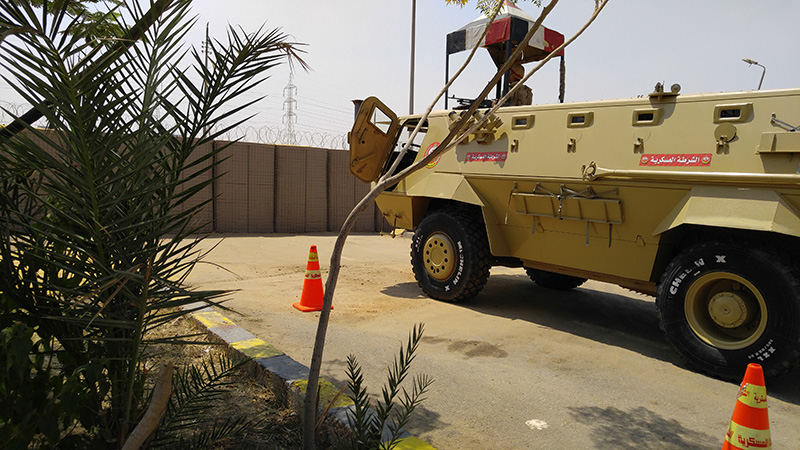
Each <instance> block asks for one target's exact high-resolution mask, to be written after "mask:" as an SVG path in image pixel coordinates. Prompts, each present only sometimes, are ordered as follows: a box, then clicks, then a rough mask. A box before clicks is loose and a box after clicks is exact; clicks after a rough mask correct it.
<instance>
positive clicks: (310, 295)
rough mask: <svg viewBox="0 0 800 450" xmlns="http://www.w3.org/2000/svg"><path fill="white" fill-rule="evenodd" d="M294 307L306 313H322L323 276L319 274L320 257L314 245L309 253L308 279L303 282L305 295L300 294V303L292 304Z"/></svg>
mask: <svg viewBox="0 0 800 450" xmlns="http://www.w3.org/2000/svg"><path fill="white" fill-rule="evenodd" d="M292 306H294V307H295V308H297V309H299V310H300V311H304V312H308V311H322V275H321V274H320V272H319V256H317V246H316V245H312V246H311V249H310V250H309V251H308V264H307V265H306V279H305V281H303V293H302V294H300V301H299V302H297V303H292ZM331 309H333V306H331Z"/></svg>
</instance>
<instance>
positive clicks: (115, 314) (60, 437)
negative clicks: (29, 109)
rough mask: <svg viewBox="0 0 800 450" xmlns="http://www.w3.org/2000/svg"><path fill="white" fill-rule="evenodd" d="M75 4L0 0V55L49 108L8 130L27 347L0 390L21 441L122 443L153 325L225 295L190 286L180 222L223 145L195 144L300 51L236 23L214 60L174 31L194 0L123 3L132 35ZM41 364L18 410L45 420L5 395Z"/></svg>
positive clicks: (194, 256) (9, 222)
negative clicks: (32, 392) (34, 399)
mask: <svg viewBox="0 0 800 450" xmlns="http://www.w3.org/2000/svg"><path fill="white" fill-rule="evenodd" d="M70 3H71V2H64V1H53V2H48V1H45V2H44V4H43V8H35V7H33V6H31V4H30V3H29V2H18V1H14V0H0V34H2V35H3V36H4V40H2V43H0V64H2V66H3V68H4V69H5V70H6V71H7V72H8V73H9V74H10V76H9V79H8V82H9V84H10V85H11V86H12V87H13V88H14V89H15V91H16V92H17V93H18V94H19V95H21V96H22V97H23V98H24V99H25V100H26V101H27V102H28V103H30V104H31V105H34V108H35V110H36V113H35V114H41V115H43V117H44V119H45V120H46V122H47V129H46V130H45V129H38V128H34V127H33V126H31V125H29V124H25V121H23V120H21V119H20V120H18V122H17V123H23V124H25V131H24V132H23V133H18V134H14V133H12V132H6V133H4V135H3V136H2V137H0V184H2V186H0V329H2V331H3V333H5V332H6V331H7V330H10V329H12V328H13V329H14V330H16V331H20V330H22V331H21V332H22V335H25V332H27V333H29V334H27V335H28V336H30V339H32V340H33V341H30V342H29V343H30V345H28V348H27V350H26V351H27V352H28V353H30V354H34V353H35V354H36V357H29V358H28V359H29V360H30V361H32V362H31V367H29V369H30V370H31V371H30V373H31V374H33V375H31V376H30V377H27V375H26V376H23V377H22V379H21V381H20V380H19V379H18V380H16V381H15V383H17V384H16V385H15V386H17V389H10V390H6V391H5V392H3V393H4V394H5V395H6V399H5V400H8V403H7V402H4V405H5V404H8V405H9V407H8V408H5V406H4V411H0V430H6V431H8V430H10V431H12V432H13V433H12V435H11V439H12V442H13V439H14V438H15V437H16V438H19V439H20V440H21V441H22V443H23V445H27V442H24V441H25V440H26V439H28V440H29V439H33V437H32V436H39V437H37V438H36V439H44V438H42V437H41V436H42V435H44V436H45V438H46V439H49V441H48V442H49V443H50V444H55V443H58V444H59V445H62V446H67V445H77V446H84V445H86V444H88V443H89V442H87V441H93V442H94V444H95V445H101V446H119V445H121V444H122V443H123V442H124V441H125V439H126V437H127V436H128V435H129V433H130V432H131V430H132V428H133V427H134V426H135V425H136V422H137V421H138V420H139V417H140V415H141V413H142V411H143V409H144V407H145V406H146V402H147V397H148V394H149V393H148V392H146V390H145V384H144V380H145V371H146V369H147V368H146V367H144V364H143V362H142V356H143V354H144V352H145V349H146V348H148V346H153V345H155V344H158V343H160V342H153V341H151V340H149V339H148V337H147V336H148V332H149V331H151V330H153V329H154V328H156V327H159V326H161V325H164V324H165V323H167V322H169V321H171V320H173V319H175V318H177V317H179V316H181V315H183V314H186V313H188V312H191V311H192V310H193V309H197V308H201V307H204V306H206V305H211V304H218V301H219V299H220V297H221V296H222V295H223V294H224V292H222V291H198V290H190V289H188V288H187V287H185V286H184V285H183V281H184V279H185V277H186V275H187V274H188V273H189V272H190V271H191V270H192V267H193V266H194V265H195V264H196V263H197V261H198V258H199V256H201V255H199V254H198V250H197V247H196V245H197V243H198V239H195V238H192V239H190V238H191V237H192V236H195V235H197V233H198V232H199V231H200V230H201V229H202V226H203V225H204V224H201V223H198V222H197V220H195V219H194V218H195V216H196V213H197V212H198V211H199V210H200V208H202V207H203V206H204V203H202V202H197V201H193V199H194V198H196V194H197V193H198V192H200V191H201V190H203V189H204V188H206V187H207V186H209V184H210V183H211V182H212V179H211V176H210V174H211V170H212V167H213V165H214V164H215V160H216V158H214V155H215V153H218V152H219V151H221V150H222V148H219V147H218V148H216V149H215V150H214V151H207V152H196V149H198V148H199V147H202V146H206V147H208V145H207V144H209V143H210V142H212V141H213V140H214V139H215V138H217V137H218V136H220V135H221V134H223V133H225V132H227V131H229V130H231V129H233V128H235V127H236V126H237V125H239V124H241V123H242V122H243V121H244V120H245V119H246V118H240V116H241V114H240V113H242V112H244V111H246V109H247V108H248V107H249V106H250V105H252V104H253V103H255V102H256V101H258V99H256V100H248V101H244V100H243V96H245V94H247V93H248V92H250V90H251V89H252V88H253V87H255V86H257V85H258V84H259V83H261V82H263V81H264V80H265V78H266V76H265V72H266V71H267V70H268V69H270V68H272V67H275V66H276V65H278V64H281V63H284V62H287V61H291V60H292V59H295V60H298V61H300V63H301V64H303V65H304V63H303V62H302V60H299V59H298V58H296V57H297V47H296V44H294V43H291V42H289V40H288V38H287V35H285V34H283V33H282V32H280V31H279V30H266V29H262V30H259V31H258V32H256V33H253V34H247V33H245V32H243V31H242V30H241V29H236V28H233V27H231V28H230V29H229V30H228V32H227V36H226V40H225V41H224V42H221V41H215V42H212V43H211V45H210V46H209V47H210V48H209V54H210V58H211V61H212V64H211V67H210V68H207V67H206V65H205V64H203V62H204V58H203V57H201V55H200V54H199V53H198V52H197V51H196V50H194V49H189V50H186V49H184V47H183V46H182V44H181V41H182V39H183V38H184V37H185V35H186V33H187V31H188V30H189V28H190V26H191V25H192V24H193V20H192V19H190V18H188V13H189V4H190V0H172V1H169V0H167V1H164V0H159V1H158V2H156V3H157V4H158V5H163V6H165V7H164V8H163V9H162V10H157V11H156V14H155V16H153V14H154V13H153V11H146V10H144V9H142V7H141V6H140V5H139V4H138V3H136V2H128V3H126V4H125V5H124V6H123V7H122V8H121V10H120V15H119V16H117V17H118V24H119V26H120V28H121V29H122V30H123V34H124V35H126V36H132V35H135V36H136V37H137V39H129V40H124V39H123V40H119V41H115V40H111V41H108V42H105V43H104V44H103V45H100V46H98V45H97V42H96V41H92V39H89V38H87V36H92V35H93V32H94V31H96V30H94V29H93V26H92V25H91V24H90V23H88V22H87V20H88V19H86V18H84V17H82V16H74V15H72V14H71V13H70V10H69V4H70ZM145 3H149V2H145ZM158 13H160V16H159V14H158ZM156 17H157V18H158V19H157V20H152V19H154V18H156ZM147 21H150V22H154V24H153V26H152V27H149V28H148V27H142V26H141V24H142V23H145V22H147ZM9 30H11V31H13V33H10V32H9ZM75 30H87V31H85V32H84V31H81V32H75ZM186 61H188V63H185V62H186ZM232 104H233V105H235V106H230V105H232ZM7 113H8V111H7ZM35 114H33V116H35ZM29 117H30V116H29ZM28 122H30V121H28ZM191 305H197V306H194V307H192V306H191ZM9 333H11V332H9ZM17 335H19V333H18V334H17ZM17 335H14V336H17ZM4 336H5V334H4ZM9 336H11V334H9ZM184 338H185V337H181V336H175V337H174V338H172V339H170V340H169V341H171V342H179V341H181V340H183V339H184ZM0 342H12V340H11V339H10V338H9V340H0ZM13 342H15V345H19V343H20V342H23V343H24V339H16V340H15V341H13ZM0 350H7V349H4V348H0ZM9 364H10V363H9ZM21 372H22V373H24V370H22V371H21ZM42 373H45V374H46V376H45V379H47V380H49V381H48V383H49V385H48V386H45V387H44V388H41V387H40V389H45V390H47V389H49V390H50V395H49V396H48V395H45V396H44V397H45V398H44V399H43V400H41V401H42V405H28V411H29V412H30V410H33V411H36V408H37V407H41V409H42V411H49V413H50V414H54V415H55V417H52V418H48V419H50V420H48V421H47V422H48V423H45V424H42V423H39V422H42V421H41V420H39V418H35V417H34V418H33V419H32V418H31V417H30V414H28V415H25V414H22V413H20V412H19V411H20V410H24V408H21V409H19V410H18V409H15V408H14V405H15V404H14V402H15V401H17V402H25V401H30V399H29V398H28V397H26V396H25V392H22V391H23V390H24V386H25V382H26V380H27V381H30V382H31V385H33V384H32V383H33V382H32V381H31V380H33V378H35V376H38V375H41V374H42ZM2 376H3V375H2V374H0V391H2V390H3V389H4V386H5V385H8V383H6V384H5V385H4V384H3V383H4V382H5V381H7V380H4V379H2ZM48 402H49V403H48ZM53 405H57V407H54V406H53ZM48 408H49V409H48ZM15 414H16V415H15ZM34 415H35V414H34ZM76 430H78V431H76ZM18 443H19V442H18ZM69 443H72V444H69Z"/></svg>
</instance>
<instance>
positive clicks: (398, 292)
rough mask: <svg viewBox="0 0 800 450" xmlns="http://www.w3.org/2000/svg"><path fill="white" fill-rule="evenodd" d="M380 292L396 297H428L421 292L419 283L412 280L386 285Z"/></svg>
mask: <svg viewBox="0 0 800 450" xmlns="http://www.w3.org/2000/svg"><path fill="white" fill-rule="evenodd" d="M381 294H384V295H388V296H390V297H397V298H412V299H416V298H419V299H422V298H428V296H427V295H425V293H424V292H422V289H420V287H419V285H417V283H414V282H408V283H397V284H395V285H392V286H386V287H385V288H383V289H381Z"/></svg>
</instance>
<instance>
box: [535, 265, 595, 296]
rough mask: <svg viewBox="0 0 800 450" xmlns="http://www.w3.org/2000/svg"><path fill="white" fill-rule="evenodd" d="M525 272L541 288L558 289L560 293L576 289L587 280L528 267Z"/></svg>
mask: <svg viewBox="0 0 800 450" xmlns="http://www.w3.org/2000/svg"><path fill="white" fill-rule="evenodd" d="M525 272H526V273H527V274H528V276H529V277H530V279H531V280H532V281H533V282H534V283H536V284H538V285H539V286H541V287H546V288H548V289H558V290H559V291H567V290H570V289H575V288H576V287H578V286H580V285H582V284H583V283H585V282H586V278H579V277H573V276H570V275H562V274H560V273H553V272H546V271H544V270H539V269H531V268H528V267H526V268H525Z"/></svg>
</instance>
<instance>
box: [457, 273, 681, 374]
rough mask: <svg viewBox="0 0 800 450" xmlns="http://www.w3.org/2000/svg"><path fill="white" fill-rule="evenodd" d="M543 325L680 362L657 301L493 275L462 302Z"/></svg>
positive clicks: (651, 356) (649, 355) (510, 317)
mask: <svg viewBox="0 0 800 450" xmlns="http://www.w3.org/2000/svg"><path fill="white" fill-rule="evenodd" d="M459 306H463V307H465V308H469V309H471V310H473V311H476V312H479V313H481V314H491V315H494V316H500V317H504V318H508V319H514V320H525V321H527V322H531V323H535V324H538V325H542V326H545V327H548V328H553V329H556V330H560V331H564V332H567V333H570V334H574V335H577V336H581V337H584V338H587V339H591V340H594V341H598V342H602V343H604V344H608V345H613V346H616V347H622V348H626V349H628V350H632V351H635V352H637V353H640V354H642V355H645V356H647V357H650V358H655V359H659V360H661V361H666V362H672V363H676V364H677V362H678V358H677V357H676V356H675V354H674V353H673V352H672V349H671V348H670V347H669V344H668V343H667V342H666V341H665V340H664V337H663V336H662V335H661V331H660V330H659V328H658V313H657V311H656V306H655V303H654V302H652V301H646V300H640V299H636V298H633V297H626V296H623V295H617V294H612V293H607V292H601V291H596V290H593V289H586V288H577V289H572V290H568V291H559V290H554V289H547V288H543V287H540V286H537V285H535V284H533V283H532V282H531V281H530V280H529V279H528V277H527V276H525V275H503V274H497V275H492V276H491V277H490V278H489V282H488V283H487V284H486V287H485V288H484V289H483V291H482V292H481V293H480V294H478V295H477V296H476V297H475V298H473V299H472V300H471V301H469V302H467V303H463V304H459Z"/></svg>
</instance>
